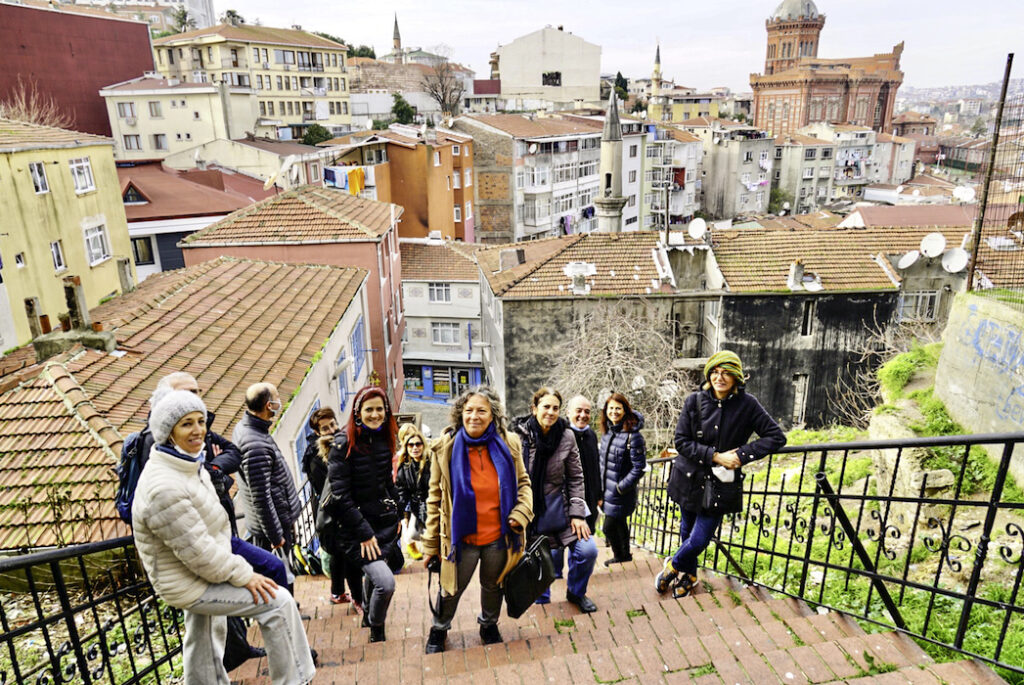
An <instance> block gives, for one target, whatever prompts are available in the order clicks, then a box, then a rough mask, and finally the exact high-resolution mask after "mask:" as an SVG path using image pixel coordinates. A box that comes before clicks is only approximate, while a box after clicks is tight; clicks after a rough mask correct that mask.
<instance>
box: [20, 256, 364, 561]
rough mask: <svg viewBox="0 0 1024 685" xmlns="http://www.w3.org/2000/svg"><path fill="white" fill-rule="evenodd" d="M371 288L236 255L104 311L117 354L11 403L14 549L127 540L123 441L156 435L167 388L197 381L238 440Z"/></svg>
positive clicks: (357, 273) (40, 373) (83, 364)
mask: <svg viewBox="0 0 1024 685" xmlns="http://www.w3.org/2000/svg"><path fill="white" fill-rule="evenodd" d="M366 276H367V272H366V270H364V269H355V268H338V267H327V266H300V265H287V264H275V263H269V262H258V261H249V260H239V259H230V258H226V257H222V258H220V259H216V260H213V261H209V262H205V263H203V264H200V265H198V266H195V267H191V268H187V269H181V270H178V271H169V272H164V273H160V274H156V275H154V276H150V277H149V278H147V279H146V280H145V281H143V282H142V283H141V284H140V285H139V287H138V289H137V290H135V291H134V292H132V293H129V294H127V295H122V296H120V297H117V298H115V299H113V300H111V301H109V302H107V303H105V304H103V305H100V306H99V307H96V308H95V309H93V310H92V312H91V313H92V317H93V319H94V320H96V321H102V322H103V323H104V325H105V327H106V329H107V330H110V331H112V332H113V333H114V336H115V338H116V340H117V347H118V351H117V352H116V353H112V354H106V353H102V352H97V351H94V350H82V349H81V348H77V349H75V350H72V351H71V352H69V353H66V354H63V355H60V356H58V357H56V358H54V359H53V360H51V361H50V362H48V363H47V364H46V366H45V370H43V369H42V367H38V366H37V367H36V374H35V375H34V376H33V377H32V378H31V379H29V380H27V381H26V382H25V383H24V384H23V385H21V386H19V387H17V388H14V389H12V390H8V391H7V392H2V393H0V453H3V454H4V455H5V458H4V459H3V460H0V549H10V548H12V547H18V546H22V545H31V546H38V545H50V544H56V542H58V541H59V539H58V538H57V535H58V531H59V532H60V534H61V535H63V536H64V542H66V543H71V542H87V541H92V540H101V539H106V538H109V537H115V536H117V535H123V534H126V532H127V529H126V528H125V527H124V526H123V524H121V523H120V519H117V518H116V514H115V513H114V510H113V505H112V502H113V493H114V489H115V487H116V475H115V474H114V471H113V468H114V466H115V465H116V464H117V459H118V455H119V452H120V445H121V436H123V435H127V434H128V433H129V432H131V431H134V430H138V429H140V428H141V427H142V426H143V425H144V424H145V421H146V416H147V414H148V410H149V406H148V404H147V402H148V399H149V396H150V394H151V393H152V391H153V389H154V388H155V387H156V383H157V381H158V380H159V379H160V378H162V377H163V376H165V375H167V374H168V373H171V372H172V371H187V372H189V373H191V374H192V375H194V376H195V377H196V378H197V380H198V381H199V384H200V387H202V388H203V390H204V394H203V400H204V401H205V402H206V405H207V407H208V408H209V409H210V410H211V411H213V412H216V413H217V422H216V424H215V425H214V430H216V431H217V432H218V433H222V434H226V435H230V434H231V431H232V428H233V426H234V424H235V422H236V421H237V420H238V419H239V418H240V417H241V415H242V413H243V411H244V409H243V402H244V397H245V390H246V388H247V387H248V386H249V385H251V384H252V383H254V382H256V381H259V380H265V381H269V382H271V383H274V384H275V385H277V387H278V390H279V391H280V393H281V395H282V396H284V397H288V396H290V395H291V393H292V392H293V391H294V390H296V389H297V388H298V387H299V385H300V384H301V383H302V381H303V379H304V378H305V376H306V373H307V372H308V370H309V368H310V366H311V364H312V359H313V357H314V356H315V355H316V354H317V353H318V352H319V351H320V349H321V347H322V346H323V343H324V340H326V339H327V338H328V337H329V336H330V335H331V332H332V331H333V330H334V327H335V326H336V325H337V323H338V320H339V319H340V318H341V317H342V315H343V314H344V312H345V310H346V309H347V308H348V307H349V306H350V304H351V303H352V301H353V298H355V296H356V294H357V293H358V291H359V288H360V286H361V285H362V283H363V282H364V281H365V279H366ZM10 454H15V455H17V456H15V457H13V458H11V459H8V458H7V455H10ZM50 484H53V485H54V486H56V487H57V488H58V491H59V492H64V491H69V494H70V497H71V500H72V502H71V504H70V505H69V506H68V507H67V510H66V511H67V513H66V514H64V515H63V517H62V523H61V525H60V526H59V527H58V526H57V525H56V524H55V523H54V512H53V510H52V509H51V508H50V507H48V506H47V505H45V504H44V503H43V502H44V500H45V498H46V495H47V493H48V491H49V489H50ZM26 496H27V497H29V500H25V499H24V498H25V497H26ZM22 501H26V502H27V503H26V505H25V507H23V508H25V509H27V510H28V511H29V512H30V515H29V517H28V522H27V523H24V520H25V516H24V514H22V513H21V512H22V509H19V507H18V506H17V505H18V503H19V502H22ZM69 536H70V537H69Z"/></svg>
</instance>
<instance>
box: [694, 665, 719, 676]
mask: <svg viewBox="0 0 1024 685" xmlns="http://www.w3.org/2000/svg"><path fill="white" fill-rule="evenodd" d="M686 673H687V675H689V676H690V677H691V678H699V677H701V676H702V675H711V674H712V673H718V669H717V668H715V667H714V665H712V664H705V665H704V666H698V667H697V668H691V669H690V670H689V671H687V672H686Z"/></svg>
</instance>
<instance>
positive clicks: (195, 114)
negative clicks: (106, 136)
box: [100, 72, 258, 160]
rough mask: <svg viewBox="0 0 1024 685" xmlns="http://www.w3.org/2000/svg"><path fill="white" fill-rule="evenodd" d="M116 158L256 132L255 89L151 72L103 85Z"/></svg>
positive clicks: (158, 155) (149, 155)
mask: <svg viewBox="0 0 1024 685" xmlns="http://www.w3.org/2000/svg"><path fill="white" fill-rule="evenodd" d="M100 95H101V96H102V97H103V99H104V100H105V101H106V103H107V115H108V116H109V117H110V130H111V131H112V132H113V137H114V156H115V158H116V159H118V160H142V159H163V158H165V157H167V156H168V155H171V154H174V153H177V152H181V151H182V150H188V149H191V148H194V147H195V146H196V145H199V144H202V143H208V142H210V141H213V140H216V139H218V138H222V139H226V140H232V139H235V138H242V137H244V136H245V134H246V133H255V125H256V120H257V118H258V110H257V101H256V93H255V91H253V90H252V88H249V87H248V86H232V85H229V84H228V83H225V82H223V81H222V82H220V83H216V84H215V83H188V82H181V81H179V80H178V79H176V78H164V77H162V76H160V75H159V74H157V73H154V72H150V73H147V74H145V75H143V76H140V77H138V78H134V79H131V80H129V81H124V82H122V83H115V84H114V85H111V86H107V87H106V88H104V89H102V90H101V91H100Z"/></svg>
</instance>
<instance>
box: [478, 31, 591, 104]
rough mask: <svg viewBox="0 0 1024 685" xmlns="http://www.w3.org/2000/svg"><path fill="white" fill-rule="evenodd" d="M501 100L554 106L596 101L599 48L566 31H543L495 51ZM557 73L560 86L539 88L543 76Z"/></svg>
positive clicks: (541, 86)
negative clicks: (534, 101)
mask: <svg viewBox="0 0 1024 685" xmlns="http://www.w3.org/2000/svg"><path fill="white" fill-rule="evenodd" d="M498 58H499V62H498V68H499V69H500V71H501V94H502V96H503V97H510V96H511V97H533V98H541V99H544V100H550V101H551V102H556V103H571V102H573V101H575V100H583V101H584V102H587V103H596V102H599V101H600V99H601V98H600V95H601V94H600V84H601V46H599V45H594V44H593V43H588V42H587V41H585V40H583V39H582V38H580V37H579V36H574V35H573V34H571V33H569V32H567V31H561V30H559V29H553V28H550V27H548V28H544V29H541V30H540V31H534V32H533V33H530V34H527V35H525V36H521V37H520V38H516V39H515V40H514V41H512V42H511V43H509V44H508V45H504V46H502V47H499V48H498ZM547 72H560V73H561V75H562V79H561V83H562V85H561V86H545V85H543V83H544V82H543V74H545V73H547Z"/></svg>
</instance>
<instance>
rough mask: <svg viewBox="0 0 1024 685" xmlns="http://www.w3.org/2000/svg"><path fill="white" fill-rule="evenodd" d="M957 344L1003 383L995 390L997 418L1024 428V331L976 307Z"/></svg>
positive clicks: (959, 335) (963, 326)
mask: <svg viewBox="0 0 1024 685" xmlns="http://www.w3.org/2000/svg"><path fill="white" fill-rule="evenodd" d="M957 338H958V342H959V343H960V344H961V345H962V346H963V348H965V349H966V350H973V352H974V354H975V356H976V357H977V358H978V359H979V360H981V361H983V362H986V363H987V365H989V366H990V367H992V370H993V371H995V373H996V374H997V375H998V376H1001V377H1002V378H1003V379H1004V380H1005V383H1004V384H1000V385H998V386H997V387H993V391H994V393H995V395H996V398H997V404H996V406H997V409H996V414H997V416H998V417H999V418H1000V419H1002V420H1004V421H1012V422H1013V423H1018V424H1021V425H1024V331H1022V330H1021V329H1020V328H1017V327H1016V326H1012V325H1008V324H1006V323H1004V322H1000V321H994V320H992V319H989V318H985V317H984V316H983V315H982V314H981V313H980V312H979V311H978V307H977V305H971V306H970V313H969V314H968V315H967V320H966V321H964V323H963V325H962V326H961V327H960V330H959V332H958V336H957Z"/></svg>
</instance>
